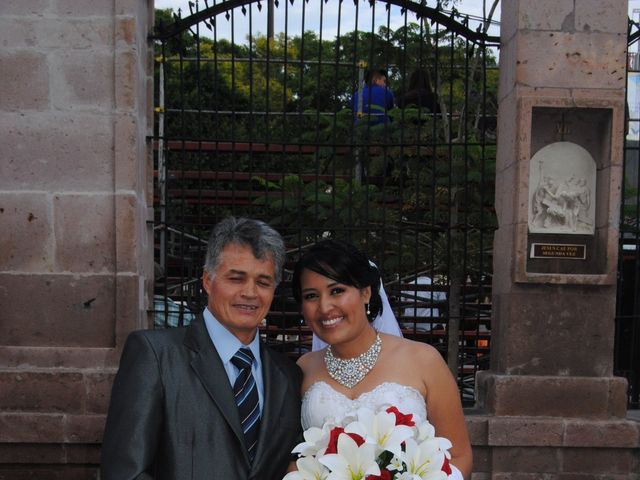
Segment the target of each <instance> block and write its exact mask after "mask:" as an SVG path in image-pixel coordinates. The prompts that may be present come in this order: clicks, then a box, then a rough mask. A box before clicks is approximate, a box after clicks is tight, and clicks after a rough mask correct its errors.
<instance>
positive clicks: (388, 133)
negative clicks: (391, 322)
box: [153, 0, 499, 405]
mask: <svg viewBox="0 0 640 480" xmlns="http://www.w3.org/2000/svg"><path fill="white" fill-rule="evenodd" d="M189 5H190V12H189V15H188V16H184V17H183V16H182V15H181V14H180V13H178V14H174V15H173V16H172V15H171V13H170V12H167V11H157V12H156V15H157V23H156V25H157V26H156V32H155V37H154V38H155V41H156V47H157V53H158V56H157V58H156V79H157V81H156V82H155V83H156V91H155V101H156V103H155V104H156V106H157V107H156V112H157V115H156V126H155V132H154V138H153V140H154V145H155V158H154V161H155V172H156V178H155V180H156V181H155V189H154V195H155V199H154V201H155V205H156V208H155V211H156V219H155V231H156V238H155V242H156V270H157V272H156V283H155V285H156V290H155V293H156V296H155V311H154V318H155V321H156V325H158V326H173V325H180V324H184V323H187V322H188V321H190V319H191V318H192V316H193V314H194V312H198V311H200V310H201V309H202V308H203V306H204V305H205V303H206V299H205V297H204V295H203V292H202V290H201V288H200V280H199V278H200V275H201V268H202V264H203V257H204V252H205V248H206V239H207V235H208V232H209V231H210V229H211V227H212V226H213V225H214V224H215V223H216V222H217V221H218V220H220V219H222V218H224V217H225V216H227V215H230V214H233V215H242V216H250V217H254V218H260V219H263V220H265V221H267V222H268V223H270V224H271V225H272V226H274V227H275V228H276V229H278V230H279V231H280V233H281V234H282V235H283V237H284V238H285V241H286V244H287V247H288V262H287V265H286V267H285V281H284V282H283V284H282V285H280V286H279V287H278V290H277V292H276V298H275V300H274V303H273V305H272V309H271V312H270V313H269V315H268V317H267V319H266V321H265V323H264V325H263V326H262V327H261V328H262V332H263V334H264V337H265V338H266V340H267V341H268V342H269V343H270V344H271V345H272V346H273V347H274V348H277V349H279V350H281V351H284V352H287V353H289V354H290V355H291V356H293V357H297V356H299V355H300V354H302V353H304V352H305V351H307V350H308V349H309V347H310V332H309V330H308V329H307V327H306V326H305V325H304V323H303V321H302V318H301V315H300V313H299V311H298V307H297V305H296V304H295V302H294V300H293V298H292V294H291V292H290V290H289V286H288V280H289V276H290V272H291V268H292V266H293V264H294V263H295V261H296V259H297V257H298V256H299V254H300V252H301V251H303V250H304V249H305V248H307V247H308V246H309V245H311V244H313V243H314V242H315V241H316V240H317V239H319V238H323V237H327V236H331V237H335V238H343V239H346V240H349V241H351V242H353V243H355V244H357V245H358V246H360V247H361V248H363V249H364V250H365V251H366V252H367V253H368V254H369V255H370V257H371V258H372V260H373V261H374V262H375V263H376V264H377V265H378V266H379V267H380V269H381V271H382V274H383V280H384V284H385V288H386V291H387V294H388V296H389V298H390V301H391V304H392V307H393V310H394V312H395V314H396V316H397V318H398V320H399V321H400V323H401V325H402V327H403V332H404V334H405V335H406V336H407V337H410V338H414V339H417V340H420V341H423V342H428V343H430V344H433V345H435V346H436V347H437V348H438V349H439V350H440V351H441V352H442V354H443V356H444V357H445V358H447V359H448V362H449V365H450V367H451V368H452V371H454V372H455V373H456V374H457V378H458V383H459V387H460V390H461V394H462V398H463V401H464V403H465V404H467V405H468V404H472V403H473V401H474V379H475V372H476V371H477V370H479V369H484V368H487V367H488V358H489V357H488V352H489V346H490V339H491V325H490V313H491V300H490V299H491V265H492V258H491V247H492V241H493V231H494V229H495V226H496V225H495V215H494V211H493V202H494V178H495V153H496V138H495V128H496V111H497V98H496V95H497V84H498V78H497V65H496V60H495V48H496V47H497V45H498V42H499V39H498V38H496V37H492V36H489V35H487V34H486V26H487V25H488V24H485V23H484V22H483V21H481V22H480V23H479V24H478V28H476V26H475V25H474V24H473V20H472V19H469V18H465V17H462V16H460V15H459V14H458V13H457V12H455V11H453V12H447V11H444V10H443V9H442V8H441V7H437V8H430V7H427V6H426V2H424V1H422V2H413V1H404V0H402V1H401V0H384V1H373V0H371V1H369V0H367V1H364V2H363V1H358V0H356V1H353V2H344V1H342V0H324V1H312V2H308V1H302V0H289V1H284V0H283V1H280V2H279V1H278V0H273V1H263V2H261V1H257V0H253V1H252V0H231V1H229V0H228V1H224V2H219V3H215V2H204V4H202V3H201V2H195V3H194V2H189ZM260 32H266V33H265V34H263V33H260ZM243 35H244V36H243ZM239 37H240V38H239ZM377 70H382V71H383V72H384V73H385V74H386V76H387V86H388V87H389V89H390V90H391V91H392V92H393V94H394V96H395V98H396V105H399V106H400V107H399V106H393V107H388V108H383V110H382V112H381V113H380V116H381V117H382V120H381V121H379V120H380V118H378V119H376V118H372V116H371V115H369V114H367V113H366V111H365V110H366V108H363V107H362V103H363V101H360V102H357V103H354V102H353V101H352V99H353V97H354V94H355V92H356V91H361V90H362V89H363V86H364V81H365V79H366V78H367V76H369V75H370V74H371V73H372V72H374V71H377ZM414 72H420V74H421V75H422V77H423V84H422V88H423V89H425V90H431V93H432V94H434V95H435V97H436V100H435V101H431V102H430V103H429V104H423V105H420V104H418V103H420V102H417V101H415V100H414V101H413V103H412V102H411V101H409V100H407V99H408V98H410V97H409V96H408V94H409V93H410V80H411V76H412V74H413V73H414ZM414 75H415V76H419V75H417V74H414ZM414 78H415V77H414ZM424 78H426V79H427V81H426V82H425V81H424ZM412 86H413V85H412ZM405 100H406V101H405ZM364 103H365V104H366V101H365V102H364Z"/></svg>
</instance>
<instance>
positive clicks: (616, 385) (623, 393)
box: [609, 377, 629, 418]
mask: <svg viewBox="0 0 640 480" xmlns="http://www.w3.org/2000/svg"><path fill="white" fill-rule="evenodd" d="M628 387H629V385H628V383H627V380H626V379H625V378H622V377H615V378H613V379H611V382H609V409H610V410H609V414H610V415H611V417H613V418H625V417H626V416H627V401H628V397H627V392H628Z"/></svg>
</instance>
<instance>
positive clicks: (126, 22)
mask: <svg viewBox="0 0 640 480" xmlns="http://www.w3.org/2000/svg"><path fill="white" fill-rule="evenodd" d="M137 27H138V24H137V22H136V18H135V17H130V16H120V17H117V18H116V44H117V45H118V46H120V47H123V46H132V45H135V44H136V40H137V37H136V34H137V33H138V32H137V30H136V29H137Z"/></svg>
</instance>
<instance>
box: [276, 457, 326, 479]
mask: <svg viewBox="0 0 640 480" xmlns="http://www.w3.org/2000/svg"><path fill="white" fill-rule="evenodd" d="M296 467H298V471H297V472H289V473H287V474H286V475H285V476H284V478H283V479H282V480H325V479H326V478H327V476H328V475H329V470H327V468H326V467H325V466H324V465H322V464H321V463H320V462H318V460H317V459H316V458H315V457H302V458H299V459H298V460H296Z"/></svg>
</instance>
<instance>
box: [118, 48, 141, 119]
mask: <svg viewBox="0 0 640 480" xmlns="http://www.w3.org/2000/svg"><path fill="white" fill-rule="evenodd" d="M137 75H138V56H137V55H136V54H135V52H132V51H126V50H121V51H118V52H117V54H116V60H115V102H116V109H118V110H120V111H125V112H131V111H134V110H135V109H136V107H137V101H138V94H139V92H138V88H137V87H138V77H137Z"/></svg>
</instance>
